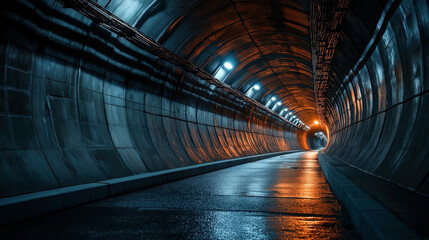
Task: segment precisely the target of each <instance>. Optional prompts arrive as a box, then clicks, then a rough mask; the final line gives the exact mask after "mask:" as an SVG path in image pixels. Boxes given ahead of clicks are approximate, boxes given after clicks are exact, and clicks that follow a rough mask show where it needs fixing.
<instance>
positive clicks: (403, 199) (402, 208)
mask: <svg viewBox="0 0 429 240" xmlns="http://www.w3.org/2000/svg"><path fill="white" fill-rule="evenodd" d="M318 157H319V163H320V166H321V167H322V170H323V172H324V174H325V177H326V179H327V180H328V182H329V185H330V186H331V188H332V190H333V192H334V194H335V196H336V197H337V199H338V200H339V201H340V202H341V203H342V205H343V206H344V207H345V208H346V209H347V211H348V212H349V213H350V217H351V219H352V221H353V223H354V225H355V226H356V227H357V229H358V231H359V233H360V234H361V236H362V238H363V239H420V238H422V239H429V198H427V197H425V196H422V195H420V194H417V193H415V192H413V191H411V190H408V189H406V188H403V187H401V186H398V185H396V184H394V183H392V182H389V181H387V180H384V179H381V178H378V177H375V176H372V175H369V174H367V173H365V172H363V171H360V170H359V169H356V168H354V167H352V166H349V165H347V164H345V163H344V162H342V161H339V160H338V159H336V158H334V157H331V156H330V155H328V154H326V153H324V152H319V156H318Z"/></svg>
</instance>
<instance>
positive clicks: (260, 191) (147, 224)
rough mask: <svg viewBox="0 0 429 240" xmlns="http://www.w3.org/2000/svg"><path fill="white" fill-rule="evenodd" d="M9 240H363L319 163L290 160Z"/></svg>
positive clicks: (298, 156)
mask: <svg viewBox="0 0 429 240" xmlns="http://www.w3.org/2000/svg"><path fill="white" fill-rule="evenodd" d="M0 237H1V239H148V238H149V239H274V238H277V239H278V238H280V239H286V238H287V239H289V238H312V239H314V238H329V239H333V238H334V239H359V238H360V237H359V235H358V233H357V231H356V229H355V228H354V227H353V225H352V223H351V221H350V219H349V218H348V216H346V215H345V213H344V212H342V210H341V207H340V205H339V204H338V202H337V201H336V199H335V197H334V196H333V193H332V192H331V190H330V188H329V185H328V184H327V182H326V180H325V177H324V175H323V173H322V171H321V169H320V166H319V163H318V161H317V152H316V151H309V152H299V153H291V154H285V155H281V156H277V157H272V158H268V159H264V160H261V161H257V162H253V163H247V164H243V165H239V166H236V167H231V168H228V169H223V170H219V171H215V172H211V173H207V174H203V175H199V176H196V177H191V178H187V179H184V180H180V181H176V182H172V183H168V184H164V185H161V186H157V187H153V188H150V189H146V190H142V191H139V192H134V193H131V194H127V195H122V196H119V197H115V198H110V199H106V200H102V201H98V202H95V203H91V204H87V205H84V206H81V207H77V208H73V209H69V210H66V211H62V212H58V213H54V214H50V215H47V216H43V217H40V218H35V219H32V220H27V221H24V222H21V223H19V224H14V225H9V226H5V227H3V228H1V229H0Z"/></svg>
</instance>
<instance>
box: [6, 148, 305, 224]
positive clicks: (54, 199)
mask: <svg viewBox="0 0 429 240" xmlns="http://www.w3.org/2000/svg"><path fill="white" fill-rule="evenodd" d="M294 152H299V151H288V152H276V153H267V154H260V155H256V156H249V157H242V158H235V159H228V160H220V161H215V162H210V163H202V164H198V165H194V166H189V167H181V168H175V169H169V170H164V171H158V172H152V173H143V174H137V175H133V176H129V177H123V178H115V179H111V180H105V181H100V182H96V183H88V184H81V185H77V186H71V187H65V188H59V189H52V190H46V191H41V192H35V193H28V194H22V195H18V196H13V197H7V198H2V199H0V213H1V214H0V225H4V224H9V223H13V222H17V221H20V220H23V219H28V218H31V217H36V216H40V215H43V214H46V213H49V212H53V211H58V210H61V209H65V208H70V207H74V206H78V205H81V204H85V203H88V202H93V201H97V200H101V199H105V198H108V197H113V196H117V195H120V194H124V193H128V192H132V191H137V190H140V189H144V188H148V187H153V186H156V185H160V184H164V183H168V182H172V181H176V180H180V179H183V178H187V177H192V176H196V175H199V174H204V173H208V172H211V171H216V170H219V169H223V168H228V167H232V166H236V165H239V164H244V163H248V162H253V161H257V160H261V159H264V158H268V157H274V156H278V155H282V154H287V153H294Z"/></svg>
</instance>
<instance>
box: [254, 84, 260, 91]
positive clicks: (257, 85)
mask: <svg viewBox="0 0 429 240" xmlns="http://www.w3.org/2000/svg"><path fill="white" fill-rule="evenodd" d="M253 89H255V90H256V91H258V90H259V89H261V86H259V84H255V85H253Z"/></svg>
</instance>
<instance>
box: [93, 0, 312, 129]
mask: <svg viewBox="0 0 429 240" xmlns="http://www.w3.org/2000/svg"><path fill="white" fill-rule="evenodd" d="M114 2H115V4H114V5H113V4H110V3H108V4H107V6H106V8H107V9H108V10H110V11H112V12H113V13H114V14H115V15H117V16H118V17H120V18H122V19H124V20H125V21H127V22H128V23H129V24H131V25H133V26H135V27H137V28H139V30H140V31H142V32H144V33H146V34H148V35H149V36H150V37H152V38H153V39H155V40H157V41H158V42H159V43H160V44H162V45H164V46H165V47H167V48H168V49H169V50H171V51H173V52H175V53H177V54H179V55H180V56H182V57H184V58H186V59H188V60H189V61H191V62H193V63H194V64H195V65H197V66H200V67H201V68H203V69H205V70H206V71H207V72H209V73H214V72H215V71H216V68H217V67H218V66H219V65H221V64H222V63H223V62H224V61H230V62H232V63H233V65H234V69H233V71H232V72H231V73H230V74H229V75H228V77H227V79H225V83H227V84H229V85H230V86H232V87H233V88H235V89H238V90H240V91H242V92H246V91H247V90H248V89H249V88H251V87H252V86H253V85H254V84H259V85H260V86H261V89H260V90H259V91H258V92H257V93H256V94H255V95H254V96H252V97H253V98H254V99H255V100H257V101H259V102H261V103H262V104H265V103H266V102H267V101H268V100H269V99H270V98H271V97H273V96H274V97H276V98H277V99H278V100H280V101H281V103H282V105H281V106H283V107H287V108H288V109H289V110H291V111H292V113H294V114H296V116H297V117H298V118H299V119H301V120H302V121H303V122H304V123H309V122H311V121H314V120H315V119H317V114H316V109H315V108H316V105H315V100H314V92H313V79H312V75H313V73H312V63H311V46H310V35H309V29H310V21H309V9H310V1H309V0H302V1H292V0H289V1H228V0H225V1H207V0H206V1H153V2H151V3H149V4H148V3H146V4H145V3H140V2H138V1H132V0H124V1H114ZM100 4H101V5H103V3H100ZM125 9H127V11H125ZM129 9H133V10H134V12H133V11H130V10H129ZM281 109H282V108H277V111H280V110H281Z"/></svg>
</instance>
